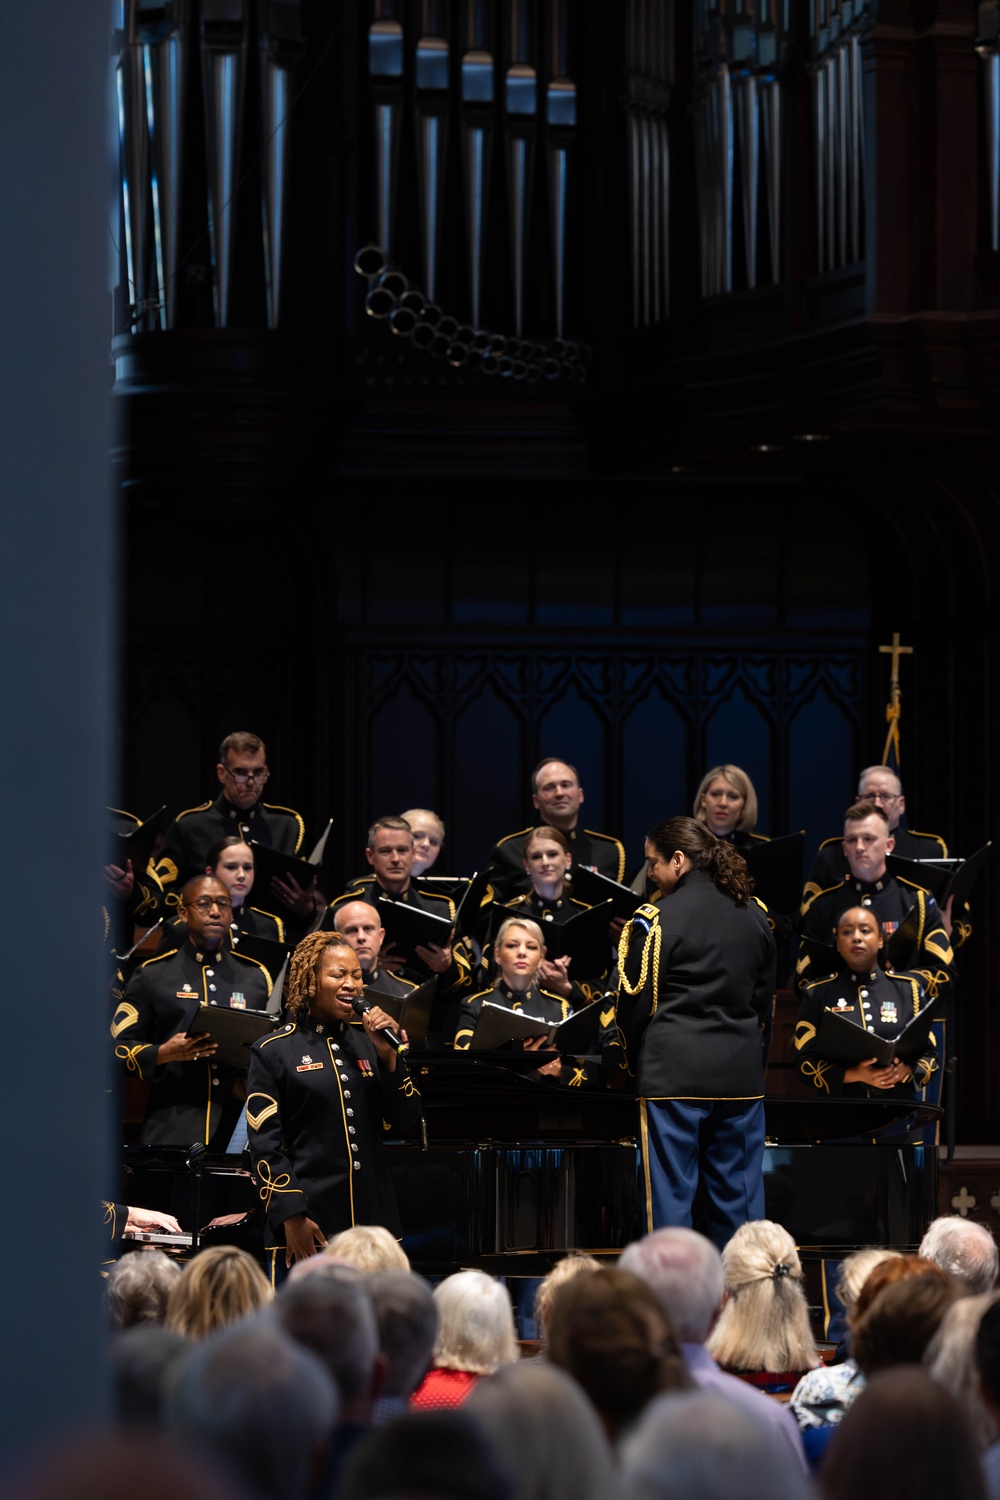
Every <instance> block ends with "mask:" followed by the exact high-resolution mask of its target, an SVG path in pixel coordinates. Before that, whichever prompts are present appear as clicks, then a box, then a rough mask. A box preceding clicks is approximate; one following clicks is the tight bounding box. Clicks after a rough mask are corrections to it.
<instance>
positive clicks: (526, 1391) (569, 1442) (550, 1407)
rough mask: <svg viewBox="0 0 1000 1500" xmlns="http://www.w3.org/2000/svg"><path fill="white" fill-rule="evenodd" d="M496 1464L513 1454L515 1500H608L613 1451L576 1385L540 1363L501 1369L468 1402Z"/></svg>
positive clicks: (611, 1487) (530, 1361) (548, 1365)
mask: <svg viewBox="0 0 1000 1500" xmlns="http://www.w3.org/2000/svg"><path fill="white" fill-rule="evenodd" d="M466 1410H467V1411H468V1413H469V1416H470V1417H475V1419H476V1420H477V1421H478V1422H479V1423H480V1425H481V1426H482V1428H483V1431H484V1432H485V1433H486V1435H487V1437H488V1438H489V1440H490V1442H491V1443H492V1445H493V1451H494V1452H495V1454H496V1456H497V1460H498V1461H500V1462H502V1460H503V1457H504V1455H505V1454H514V1455H516V1462H515V1464H514V1465H513V1468H514V1500H607V1497H608V1495H609V1494H611V1492H612V1491H613V1488H614V1471H613V1467H612V1462H611V1450H610V1448H609V1446H608V1444H607V1442H606V1441H605V1439H604V1436H603V1434H602V1431H601V1428H600V1427H599V1425H598V1424H597V1423H596V1422H595V1421H594V1409H593V1407H592V1406H591V1404H590V1402H589V1401H588V1400H587V1398H586V1396H585V1395H584V1394H583V1392H582V1391H581V1389H580V1387H579V1386H578V1385H577V1383H576V1381H575V1380H573V1379H572V1377H571V1376H569V1375H567V1374H566V1373H565V1371H563V1370H558V1369H556V1367H555V1366H554V1365H551V1364H548V1363H546V1362H545V1361H543V1360H528V1361H525V1362H523V1363H521V1364H517V1365H505V1366H504V1367H503V1368H502V1369H500V1370H497V1372H496V1374H495V1375H490V1376H489V1377H488V1378H487V1379H485V1380H480V1381H479V1382H478V1384H477V1385H476V1386H475V1387H474V1389H473V1391H472V1394H471V1395H470V1396H469V1399H468V1401H467V1403H466Z"/></svg>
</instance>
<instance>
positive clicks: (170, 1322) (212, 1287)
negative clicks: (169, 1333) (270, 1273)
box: [164, 1245, 274, 1339]
mask: <svg viewBox="0 0 1000 1500" xmlns="http://www.w3.org/2000/svg"><path fill="white" fill-rule="evenodd" d="M273 1295H274V1293H273V1292H272V1291H271V1287H270V1284H269V1282H268V1279H267V1277H266V1276H265V1275H264V1272H263V1271H262V1270H261V1268H260V1266H259V1265H258V1264H257V1262H256V1261H255V1260H254V1258H253V1256H252V1255H248V1254H247V1252H246V1251H245V1250H238V1249H237V1248H236V1246H235V1245H210V1246H209V1248H208V1249H207V1250H202V1251H201V1252H200V1253H199V1254H198V1255H196V1256H195V1258H194V1260H192V1261H189V1263H188V1264H187V1265H186V1266H185V1267H184V1270H183V1272H182V1273H181V1275H180V1276H179V1278H178V1279H177V1281H176V1282H175V1283H174V1286H173V1287H172V1289H171V1292H170V1297H169V1300H168V1301H167V1315H166V1318H165V1319H164V1325H165V1327H167V1328H172V1329H174V1331H175V1332H177V1333H183V1334H186V1335H187V1337H188V1338H191V1339H201V1338H204V1337H205V1335H206V1334H208V1333H212V1332H214V1330H215V1329H218V1328H227V1327H228V1326H229V1324H230V1323H238V1322H239V1321H240V1319H241V1318H246V1317H249V1315H250V1314H251V1313H254V1312H257V1311H258V1310H259V1309H260V1308H262V1307H266V1306H267V1304H268V1302H270V1300H271V1298H272V1296H273Z"/></svg>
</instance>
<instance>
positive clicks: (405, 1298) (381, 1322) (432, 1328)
mask: <svg viewBox="0 0 1000 1500" xmlns="http://www.w3.org/2000/svg"><path fill="white" fill-rule="evenodd" d="M365 1290H366V1291H367V1293H368V1295H369V1297H370V1298H371V1300H372V1306H373V1307H374V1309H375V1321H376V1323H377V1325H378V1340H379V1347H380V1349H381V1350H382V1354H383V1355H384V1357H385V1362H386V1370H385V1385H384V1387H383V1392H382V1393H383V1395H385V1396H412V1395H413V1392H414V1391H415V1390H416V1388H417V1386H418V1385H419V1384H420V1382H421V1380H423V1378H424V1376H425V1375H426V1373H427V1370H428V1368H429V1367H430V1362H431V1353H432V1352H433V1349H434V1340H435V1338H436V1337H437V1330H438V1310H437V1303H436V1302H435V1301H434V1294H433V1292H432V1291H431V1289H430V1287H429V1286H428V1284H427V1282H426V1281H425V1280H424V1278H423V1277H422V1276H418V1275H417V1274H416V1272H414V1271H373V1272H372V1273H371V1275H370V1276H369V1277H368V1278H367V1280H366V1281H365Z"/></svg>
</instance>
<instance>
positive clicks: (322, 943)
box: [286, 932, 354, 1019]
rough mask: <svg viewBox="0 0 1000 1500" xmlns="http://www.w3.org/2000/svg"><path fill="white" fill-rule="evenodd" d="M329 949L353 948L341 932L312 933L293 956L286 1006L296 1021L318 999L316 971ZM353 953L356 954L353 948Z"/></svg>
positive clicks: (289, 972)
mask: <svg viewBox="0 0 1000 1500" xmlns="http://www.w3.org/2000/svg"><path fill="white" fill-rule="evenodd" d="M327 948H351V944H350V943H349V942H348V941H347V939H346V938H345V937H342V936H341V934H340V933H339V932H311V933H310V934H309V936H308V937H304V938H303V939H302V941H301V943H299V945H298V947H297V948H296V950H295V952H294V953H293V954H292V961H291V963H290V964H289V967H288V999H287V1001H286V1005H287V1008H288V1011H289V1012H290V1014H291V1015H293V1016H295V1017H296V1019H298V1017H299V1016H301V1015H302V1014H303V1013H304V1012H305V1011H307V1010H308V1009H309V1002H310V1000H315V998H316V970H317V969H318V968H319V957H320V954H321V953H325V952H326V950H327ZM351 952H352V953H353V952H354V949H353V948H351Z"/></svg>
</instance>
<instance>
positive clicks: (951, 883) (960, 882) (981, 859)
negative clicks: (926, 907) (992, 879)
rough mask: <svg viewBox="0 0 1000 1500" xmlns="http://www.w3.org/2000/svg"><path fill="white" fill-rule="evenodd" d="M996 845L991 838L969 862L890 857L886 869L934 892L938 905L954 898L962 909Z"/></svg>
mask: <svg viewBox="0 0 1000 1500" xmlns="http://www.w3.org/2000/svg"><path fill="white" fill-rule="evenodd" d="M992 842H993V841H992V839H990V840H989V841H988V842H987V843H985V844H984V845H983V847H982V848H981V849H977V850H976V852H975V854H970V855H969V857H968V859H903V858H902V857H897V856H896V855H895V854H890V855H889V856H888V858H887V859H886V866H887V868H888V870H889V874H890V875H901V876H902V877H903V879H904V880H909V881H911V882H912V883H913V884H914V885H919V886H922V887H923V889H924V890H925V891H930V893H931V895H932V896H933V897H934V900H935V901H936V902H937V904H938V906H944V905H945V903H946V902H948V901H950V900H951V898H952V897H953V896H954V898H955V901H956V902H957V904H958V905H959V906H962V905H964V904H965V902H966V901H968V899H969V896H970V895H971V893H972V887H973V886H974V885H975V883H976V881H977V880H978V878H979V872H980V871H981V870H982V868H983V865H984V864H985V863H986V856H987V855H988V854H989V852H990V845H991V844H992Z"/></svg>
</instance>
